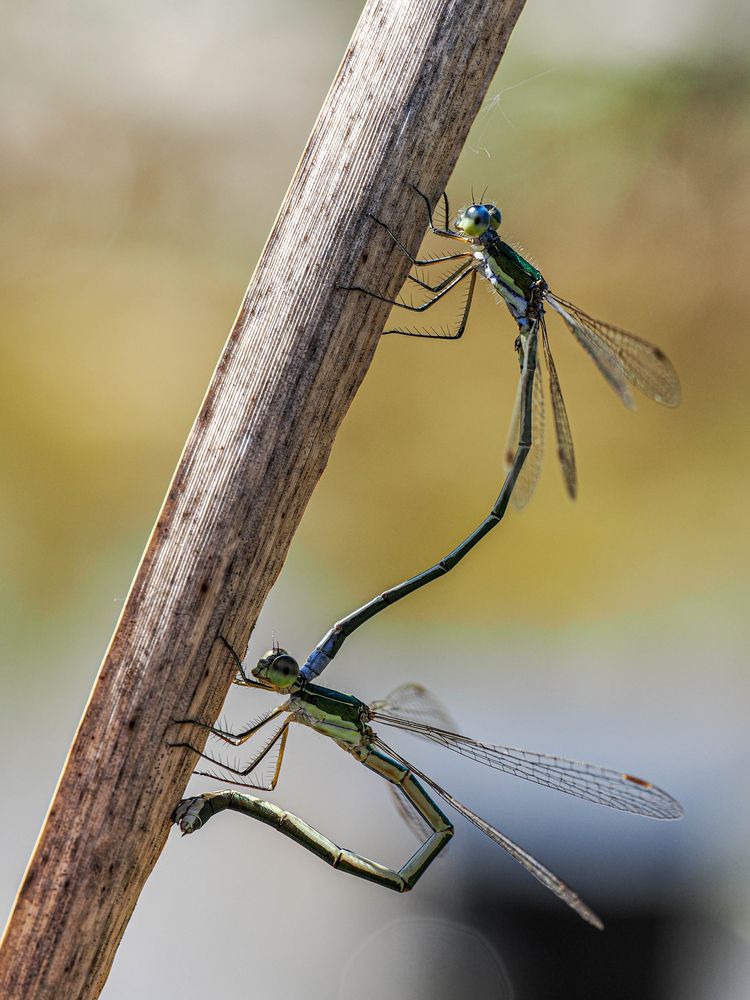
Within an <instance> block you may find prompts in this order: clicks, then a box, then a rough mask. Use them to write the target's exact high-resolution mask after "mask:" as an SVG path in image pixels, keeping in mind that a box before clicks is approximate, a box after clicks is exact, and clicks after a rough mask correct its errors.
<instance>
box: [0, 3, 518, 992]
mask: <svg viewBox="0 0 750 1000" xmlns="http://www.w3.org/2000/svg"><path fill="white" fill-rule="evenodd" d="M522 7H523V0H506V2H500V0H496V2H495V3H487V2H486V0H371V2H369V3H368V4H367V5H366V7H365V10H364V12H363V14H362V17H361V19H360V22H359V24H358V26H357V28H356V30H355V33H354V36H353V38H352V41H351V43H350V45H349V48H348V50H347V52H346V55H345V56H344V59H343V62H342V64H341V66H340V68H339V71H338V73H337V76H336V78H335V80H334V83H333V85H332V87H331V90H330V92H329V94H328V96H327V98H326V100H325V103H324V105H323V108H322V110H321V113H320V116H319V118H318V120H317V122H316V124H315V127H314V129H313V132H312V135H311V137H310V140H309V142H308V144H307V147H306V149H305V151H304V154H303V156H302V159H301V161H300V164H299V166H298V168H297V171H296V173H295V175H294V178H293V180H292V183H291V186H290V188H289V191H288V193H287V195H286V198H285V200H284V203H283V205H282V207H281V210H280V211H279V215H278V217H277V219H276V222H275V224H274V227H273V230H272V232H271V234H270V237H269V239H268V242H267V244H266V247H265V249H264V251H263V253H262V256H261V258H260V261H259V263H258V266H257V268H256V271H255V274H254V275H253V278H252V281H251V283H250V286H249V288H248V291H247V293H246V295H245V298H244V301H243V303H242V307H241V309H240V312H239V315H238V317H237V320H236V322H235V324H234V327H233V329H232V332H231V334H230V337H229V340H228V342H227V345H226V348H225V350H224V352H223V354H222V357H221V360H220V361H219V364H218V366H217V369H216V371H215V373H214V376H213V379H212V381H211V385H210V387H209V389H208V392H207V394H206V397H205V400H204V402H203V405H202V407H201V409H200V412H199V414H198V417H197V419H196V422H195V424H194V426H193V429H192V431H191V434H190V437H189V439H188V442H187V444H186V446H185V450H184V453H183V455H182V457H181V459H180V463H179V466H178V468H177V472H176V473H175V476H174V480H173V482H172V485H171V487H170V489H169V492H168V495H167V497H166V500H165V502H164V506H163V508H162V511H161V513H160V515H159V518H158V521H157V524H156V527H155V528H154V531H153V534H152V536H151V538H150V540H149V543H148V546H147V548H146V551H145V554H144V556H143V560H142V562H141V565H140V567H139V569H138V572H137V575H136V577H135V580H134V582H133V585H132V588H131V591H130V594H129V597H128V599H127V602H126V604H125V606H124V609H123V612H122V616H121V618H120V621H119V623H118V626H117V629H116V632H115V635H114V637H113V639H112V642H111V644H110V647H109V649H108V651H107V654H106V656H105V659H104V662H103V664H102V667H101V671H100V673H99V677H98V679H97V681H96V684H95V687H94V689H93V692H92V694H91V697H90V700H89V703H88V705H87V707H86V711H85V714H84V716H83V719H82V721H81V723H80V726H79V729H78V732H77V734H76V737H75V740H74V743H73V745H72V747H71V750H70V753H69V756H68V759H67V762H66V764H65V768H64V771H63V774H62V777H61V779H60V782H59V785H58V788H57V791H56V793H55V796H54V799H53V802H52V805H51V807H50V811H49V814H48V816H47V820H46V823H45V826H44V828H43V830H42V833H41V834H40V837H39V841H38V843H37V846H36V849H35V851H34V854H33V857H32V859H31V861H30V863H29V867H28V870H27V872H26V875H25V877H24V880H23V883H22V885H21V888H20V890H19V894H18V898H17V900H16V904H15V908H14V911H13V913H12V915H11V919H10V922H9V924H8V927H7V928H6V934H5V937H4V940H3V946H2V952H0V995H2V997H4V998H5V1000H22V998H23V1000H30V998H32V997H33V998H34V1000H52V998H54V1000H63V998H64V1000H73V998H89V997H96V996H98V995H99V993H100V991H101V989H102V987H103V985H104V982H105V980H106V977H107V974H108V972H109V968H110V966H111V963H112V960H113V958H114V955H115V952H116V949H117V946H118V943H119V941H120V938H121V936H122V933H123V931H124V930H125V927H126V925H127V923H128V920H129V918H130V915H131V913H132V911H133V908H134V907H135V904H136V902H137V900H138V896H139V893H140V891H141V889H142V887H143V885H144V882H145V880H146V878H147V877H148V875H149V873H150V871H151V869H152V867H153V865H154V864H155V862H156V860H157V858H158V856H159V854H160V852H161V850H162V848H163V846H164V843H165V841H166V838H167V834H168V833H169V829H170V814H171V812H172V810H173V809H174V807H175V805H176V804H177V802H178V801H179V799H180V798H181V796H182V793H183V790H184V788H185V786H186V784H187V781H188V778H189V776H190V773H191V771H192V768H193V765H194V763H195V759H194V755H193V754H191V753H188V752H186V751H183V750H170V749H169V748H168V747H167V744H166V740H167V738H168V732H169V726H170V720H171V719H172V718H175V717H183V718H184V717H186V716H200V717H204V718H214V717H215V716H216V715H217V714H218V711H219V709H220V706H221V704H222V702H223V700H224V698H225V695H226V692H227V690H228V687H229V684H230V682H231V679H232V676H233V674H234V664H233V663H232V661H231V658H230V657H229V656H228V655H227V651H226V649H225V648H224V647H223V645H222V644H221V642H219V641H218V640H217V637H218V636H219V635H220V634H221V633H223V634H224V635H226V636H227V638H228V639H229V640H230V641H231V642H232V644H233V645H234V647H235V648H236V649H239V650H242V649H244V648H245V646H246V643H247V640H248V638H249V635H250V632H251V630H252V626H253V625H254V622H255V619H256V616H257V614H258V611H259V609H260V607H261V606H262V604H263V601H264V600H265V597H266V595H267V593H268V591H269V589H270V587H271V586H272V584H273V583H274V581H275V580H276V577H277V575H278V573H279V571H280V569H281V566H282V564H283V562H284V559H285V556H286V553H287V550H288V548H289V544H290V542H291V539H292V536H293V534H294V531H295V529H296V528H297V525H298V524H299V521H300V519H301V517H302V514H303V512H304V510H305V507H306V505H307V502H308V500H309V498H310V495H311V493H312V491H313V489H314V487H315V484H316V483H317V481H318V479H319V477H320V475H321V473H322V472H323V469H324V468H325V465H326V462H327V461H328V456H329V454H330V451H331V447H332V444H333V440H334V436H335V434H336V431H337V429H338V427H339V424H340V423H341V421H342V419H343V417H344V415H345V414H346V411H347V409H348V407H349V405H350V403H351V401H352V398H353V396H354V394H355V392H356V390H357V388H358V386H359V384H360V382H361V380H362V378H363V377H364V375H365V373H366V371H367V368H368V366H369V364H370V361H371V358H372V355H373V353H374V351H375V347H376V345H377V343H378V337H379V335H380V331H381V329H382V327H383V323H384V320H385V317H386V314H387V311H388V307H387V306H385V305H383V304H382V303H377V302H374V301H372V300H369V299H366V298H365V297H364V296H362V295H353V294H347V293H346V292H344V291H341V290H340V289H338V288H337V284H339V283H341V282H344V283H349V282H351V281H352V280H355V279H356V281H357V282H360V283H362V284H364V285H367V286H369V287H373V288H379V289H381V290H382V291H384V292H385V293H386V294H390V295H394V294H395V293H396V292H397V291H398V289H399V287H400V285H401V284H402V282H403V281H404V278H405V275H406V271H407V262H406V260H405V259H404V258H403V256H402V255H401V254H399V253H397V252H394V250H393V247H392V245H390V243H389V241H388V240H387V237H385V236H384V234H383V233H382V231H380V230H379V229H378V227H377V226H375V225H374V224H373V223H372V222H371V221H370V220H369V218H368V212H375V213H376V214H377V215H379V216H380V217H383V218H386V219H402V220H404V224H403V230H402V232H403V235H404V237H405V238H406V239H407V240H409V241H411V245H412V246H414V247H416V245H417V244H418V242H419V237H420V236H421V234H422V232H423V231H424V206H423V204H422V203H421V202H420V201H419V199H417V198H415V197H414V195H413V192H412V191H411V190H410V189H409V188H408V186H407V181H413V182H415V183H417V184H418V185H419V186H420V187H421V188H422V189H423V190H425V191H426V192H427V193H428V194H430V195H431V196H432V197H437V195H438V194H439V193H440V192H441V191H442V189H443V187H444V186H445V184H446V182H447V180H448V177H449V176H450V173H451V171H452V169H453V166H454V164H455V162H456V159H457V157H458V154H459V152H460V150H461V147H462V145H463V143H464V140H465V138H466V135H467V133H468V130H469V127H470V125H471V123H472V121H473V119H474V117H475V115H476V113H477V111H478V109H479V106H480V103H481V101H482V98H483V97H484V94H485V93H486V90H487V88H488V86H489V84H490V81H491V80H492V77H493V74H494V72H495V70H496V68H497V64H498V62H499V60H500V57H501V55H502V52H503V50H504V48H505V44H506V41H507V38H508V35H509V33H510V31H511V29H512V27H513V25H514V24H515V22H516V19H517V17H518V15H519V13H520V11H521V8H522ZM248 44H249V42H248ZM238 127H241V126H238ZM290 284H291V286H292V287H293V288H294V289H295V295H294V296H293V297H290V296H289V295H288V294H287V289H288V287H289V286H290Z"/></svg>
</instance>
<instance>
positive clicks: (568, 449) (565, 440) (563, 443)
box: [541, 317, 578, 500]
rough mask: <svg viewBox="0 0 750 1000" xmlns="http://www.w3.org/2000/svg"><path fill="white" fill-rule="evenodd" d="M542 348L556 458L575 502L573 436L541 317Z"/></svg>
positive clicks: (566, 486) (576, 483)
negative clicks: (550, 401) (555, 436)
mask: <svg viewBox="0 0 750 1000" xmlns="http://www.w3.org/2000/svg"><path fill="white" fill-rule="evenodd" d="M541 327H542V346H543V347H544V360H545V361H546V362H547V374H548V376H549V394H550V399H551V400H552V415H553V416H554V418H555V433H556V434H557V457H558V458H559V459H560V466H561V468H562V473H563V479H564V480H565V488H566V489H567V491H568V496H569V497H570V499H571V500H575V498H576V493H577V492H578V477H577V475H576V456H575V452H574V450H573V436H572V435H571V433H570V424H569V423H568V414H567V411H566V409H565V401H564V400H563V394H562V389H561V388H560V379H559V378H558V377H557V368H556V367H555V362H554V359H553V358H552V351H551V350H550V346H549V337H548V336H547V324H546V323H545V322H544V317H542V322H541Z"/></svg>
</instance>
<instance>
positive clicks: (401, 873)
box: [171, 646, 682, 929]
mask: <svg viewBox="0 0 750 1000" xmlns="http://www.w3.org/2000/svg"><path fill="white" fill-rule="evenodd" d="M235 662H236V663H237V666H238V670H239V673H238V676H237V678H236V683H238V684H240V685H242V686H252V687H262V688H264V689H266V690H269V691H275V692H278V693H279V694H283V695H285V696H287V697H286V700H285V701H284V702H283V703H282V704H281V705H279V706H277V707H276V708H274V709H273V710H272V711H270V712H268V713H267V714H266V715H264V716H262V717H261V718H260V719H258V720H257V721H256V722H254V723H253V724H252V725H249V726H248V727H247V728H246V729H244V730H243V731H241V732H238V733H234V732H231V731H230V730H228V729H226V728H223V727H221V726H211V725H208V724H206V723H202V722H197V721H196V720H193V719H184V720H178V722H179V723H180V724H190V725H195V726H199V727H200V728H202V729H204V730H208V732H209V734H210V735H211V736H213V737H216V738H217V739H219V740H221V741H223V742H224V743H229V744H231V745H233V746H241V745H242V744H244V743H245V742H246V741H247V740H249V739H250V738H251V737H253V736H254V735H255V734H256V733H258V732H259V731H260V730H261V729H262V728H263V726H265V725H267V724H268V723H269V722H271V721H272V720H274V719H278V718H279V716H282V715H283V716H284V719H283V721H282V722H281V724H280V726H279V727H278V728H277V729H276V731H275V732H274V733H273V734H272V736H271V737H270V739H268V740H267V741H266V742H265V744H264V745H263V746H262V747H261V749H260V751H259V752H258V753H257V754H256V755H255V756H254V757H253V758H252V760H251V761H250V762H249V763H248V764H246V765H242V764H240V763H234V764H233V763H230V762H229V761H224V760H221V759H220V758H217V757H213V756H211V755H209V754H206V753H202V752H201V751H200V750H198V749H197V748H196V747H195V746H193V745H192V744H191V743H190V742H188V741H184V742H179V743H173V744H171V745H172V746H178V747H186V748H188V749H190V750H192V751H194V752H195V753H197V754H199V755H200V757H201V758H202V759H203V760H206V761H208V762H209V763H210V764H211V765H214V766H215V767H217V768H219V769H220V770H218V771H216V772H214V771H209V772H207V771H198V772H196V773H197V774H202V775H205V776H208V777H212V778H217V779H219V780H221V781H225V782H227V783H230V784H234V785H240V786H243V787H246V788H253V789H259V790H264V791H270V790H272V789H273V788H275V786H276V783H277V781H278V778H279V773H280V770H281V765H282V761H283V758H284V751H285V748H286V742H287V736H288V733H289V725H290V723H292V722H296V723H300V724H301V725H304V726H309V727H310V728H311V729H314V730H315V731H316V732H318V733H321V734H322V735H324V736H328V737H329V738H331V739H332V740H333V741H334V742H335V743H337V744H338V746H340V747H341V748H342V749H343V750H346V751H347V752H348V753H350V754H351V755H352V756H353V757H354V759H355V760H357V761H359V762H360V763H362V764H364V765H365V767H367V768H369V769H370V770H371V771H374V772H375V773H376V774H378V775H380V777H382V778H385V780H386V781H388V782H389V783H390V787H391V789H392V791H394V792H395V793H396V797H397V799H398V803H399V806H400V808H401V811H402V813H403V814H404V815H405V817H406V818H407V819H408V820H409V822H410V825H411V826H412V828H413V829H415V831H416V832H417V833H418V834H419V836H420V837H421V838H422V837H424V836H425V833H426V839H424V840H423V843H422V844H421V846H420V847H419V848H418V849H417V851H416V852H415V853H414V854H413V855H412V857H411V858H409V859H408V861H406V862H405V864H404V865H402V867H401V868H400V869H398V870H394V869H391V868H387V867H386V866H384V865H381V864H378V863H377V862H374V861H370V860H369V859H368V858H364V857H362V856H361V855H359V854H355V853H354V852H353V851H349V850H345V849H343V848H341V847H339V846H338V845H337V844H335V843H334V842H333V841H331V840H329V839H328V838H327V837H325V836H323V835H322V834H321V833H319V832H318V831H317V830H315V829H313V828H312V827H311V826H310V825H309V824H307V823H305V822H304V821H303V820H301V819H299V818H298V817H296V816H293V815H292V814H291V813H288V812H286V811H284V810H282V809H280V808H279V807H278V806H276V805H274V804H272V803H270V802H265V801H263V800H262V799H259V798H257V797H256V796H253V795H248V794H246V793H242V792H237V791H227V790H224V791H217V792H208V793H206V794H203V795H198V796H196V797H193V798H189V799H184V800H183V801H182V802H181V803H180V804H179V806H178V807H177V809H176V811H175V814H174V817H173V818H174V822H175V823H177V824H178V825H179V827H180V829H181V830H182V832H183V834H185V833H193V832H195V831H196V830H198V829H200V828H201V827H202V826H204V825H205V824H206V822H207V821H208V820H209V819H210V818H211V817H212V816H213V815H215V814H216V813H218V812H222V811H223V810H225V809H230V810H233V811H235V812H240V813H244V814H245V815H247V816H251V817H253V818H254V819H258V820H260V821H261V822H263V823H266V824H268V825H270V826H273V827H275V828H276V829H278V830H279V831H280V832H281V833H283V834H285V835H286V836H287V837H290V838H291V839H292V840H295V841H296V842H297V843H298V844H301V845H302V846H303V847H305V848H306V849H307V850H309V851H311V852H312V853H313V854H316V855H317V856H318V857H320V858H322V859H323V860H324V861H326V862H328V864H330V865H332V866H333V867H334V868H338V869H340V870H341V871H344V872H348V873H349V874H350V875H355V876H357V877H358V878H363V879H367V880H369V881H371V882H375V883H377V884H378V885H382V886H385V887H387V888H389V889H394V890H396V891H397V892H406V891H408V890H409V889H411V888H412V887H413V886H414V885H415V883H416V882H417V880H418V879H419V878H420V876H421V875H422V874H423V873H424V871H425V870H426V869H427V868H428V867H429V865H430V864H431V863H432V862H433V861H434V859H435V858H436V857H437V855H438V854H439V853H440V851H442V850H443V848H444V847H445V846H446V844H447V843H448V841H449V840H450V838H451V837H452V836H453V826H452V825H451V823H450V822H449V820H448V818H447V817H446V816H445V814H444V813H443V811H442V809H441V808H440V807H438V805H437V804H436V802H434V801H433V799H432V798H431V796H430V794H428V792H427V791H426V790H425V786H427V788H429V789H431V791H432V792H433V793H435V794H436V795H437V796H439V798H441V799H442V800H443V802H444V803H446V804H447V805H448V806H450V807H451V808H452V809H455V810H456V812H458V813H460V814H461V815H462V816H464V817H465V818H466V819H468V820H469V822H470V823H473V824H474V826H476V827H477V828H478V829H479V830H481V831H482V833H484V834H485V835H486V836H487V837H489V838H490V840H492V841H494V843H496V844H498V845H499V846H500V847H502V848H503V849H504V850H505V851H507V853H508V854H510V856H511V857H512V858H514V859H515V860H516V861H517V862H518V863H519V864H520V865H522V866H523V867H524V868H525V869H526V870H527V871H528V872H529V873H530V874H532V875H533V876H534V877H535V878H536V879H538V880H539V882H541V883H542V885H543V886H545V887H546V888H547V889H549V890H551V891H552V892H553V893H555V895H556V896H558V897H559V898H560V899H562V900H563V901H564V902H565V903H567V904H568V905H569V906H571V907H572V908H573V909H574V910H575V911H576V913H577V914H578V915H579V916H580V917H582V918H583V919H584V920H587V921H588V922H589V923H590V924H592V925H593V926H594V927H597V928H599V929H601V928H602V927H603V924H602V922H601V920H600V919H599V917H598V916H597V915H596V914H595V913H594V912H593V911H592V910H591V909H590V908H589V907H588V906H587V905H586V903H584V902H583V900H582V899H581V898H580V897H579V896H578V894H577V893H576V892H575V891H574V890H573V889H571V887H570V886H569V885H567V884H566V883H565V882H563V881H562V879H560V878H558V876H557V875H555V874H554V873H553V872H551V871H550V870H549V869H548V868H547V867H546V866H545V865H543V864H542V863H541V862H540V861H537V859H536V858H534V857H533V856H532V855H531V854H529V853H528V852H527V851H525V850H524V849H523V848H521V847H519V846H518V845H517V844H515V843H514V842H513V841H512V840H510V839H509V838H508V837H507V836H506V835H505V834H504V833H501V832H500V830H498V829H497V828H496V827H494V826H492V825H491V824H490V823H488V822H487V821H486V820H484V819H482V818H481V817H480V816H478V815H477V813H475V812H474V811H473V810H472V809H469V808H468V807H467V806H465V805H463V804H462V803H461V802H459V801H458V799H456V798H455V797H454V796H453V795H451V793H450V792H448V791H446V789H444V788H443V787H442V786H441V785H439V784H438V783H437V782H436V781H435V780H434V779H433V778H430V777H428V775H426V774H425V773H424V771H422V770H420V769H419V768H417V767H415V766H414V765H413V764H412V763H410V762H409V761H408V760H407V759H406V758H405V757H404V756H403V755H402V754H401V753H400V752H398V751H396V750H394V749H393V748H392V747H390V746H389V745H388V744H387V743H386V742H385V741H384V740H383V739H382V738H381V737H380V736H379V735H378V734H377V733H376V731H375V729H374V728H373V725H379V726H390V727H392V728H394V729H398V730H403V731H406V732H409V733H412V734H414V735H417V736H421V737H423V738H425V739H427V740H429V741H431V742H432V743H436V744H437V745H439V746H442V747H445V748H447V749H449V750H453V751H454V752H455V753H458V754H460V755H461V756H463V757H466V758H468V759H469V760H473V761H476V762H477V763H480V764H484V765H486V766H487V767H491V768H494V769H496V770H499V771H504V772H506V773H508V774H512V775H515V776H517V777H520V778H524V779H526V780H527V781H533V782H536V783H537V784H540V785H545V786H547V787H548V788H555V789H557V790H558V791H561V792H566V793H567V794H568V795H574V796H577V797H578V798H582V799H587V800H588V801H589V802H596V803H599V804H601V805H606V806H610V807H612V808H614V809H622V810H625V811H626V812H631V813H637V814H639V815H641V816H649V817H652V818H654V819H677V818H679V817H680V816H681V815H682V808H681V806H680V804H679V803H678V802H677V801H676V800H675V799H673V798H672V796H671V795H668V794H667V793H666V792H664V791H662V789H660V788H657V787H656V786H655V785H653V784H651V782H649V781H645V780H644V779H642V778H636V777H634V776H633V775H631V774H627V773H625V772H623V771H617V770H612V769H611V768H606V767H599V766H598V765H596V764H586V763H582V762H580V761H575V760H570V759H568V758H566V757H554V756H550V755H548V754H543V753H532V752H530V751H527V750H521V749H518V748H515V747H507V746H494V745H492V744H489V743H482V742H480V741H478V740H475V739H472V738H470V737H468V736H461V735H459V734H458V733H456V732H454V731H453V729H454V726H453V724H452V723H451V721H450V717H449V716H448V715H447V713H446V712H445V710H444V709H443V708H442V707H441V706H440V705H439V704H438V703H437V702H436V701H435V700H434V699H433V698H432V697H431V696H430V695H429V694H428V693H427V692H426V691H425V689H424V688H422V687H421V686H420V685H416V684H403V685H401V686H400V687H398V688H397V689H396V690H395V691H394V692H392V693H391V694H390V695H389V696H388V697H387V698H386V699H384V700H382V701H378V702H373V703H372V704H370V705H367V704H365V703H364V702H362V701H360V700H359V699H358V698H355V697H353V696H352V695H348V694H342V693H341V692H340V691H334V690H331V689H330V688H325V687H320V686H319V685H316V684H311V683H309V682H308V681H306V680H305V679H304V676H303V673H302V671H301V670H300V668H299V666H298V664H297V662H296V660H295V659H294V658H293V657H292V656H290V655H289V653H287V652H286V651H285V650H283V649H280V648H278V646H276V647H274V648H273V649H272V650H270V651H269V652H268V653H266V654H265V656H263V657H261V659H260V660H259V661H258V664H257V666H256V667H255V668H254V669H253V670H252V676H248V675H247V674H246V672H245V671H244V669H243V667H242V663H241V661H240V660H239V658H238V657H237V656H236V655H235ZM262 768H265V769H266V774H265V775H263V774H262V773H261V769H262Z"/></svg>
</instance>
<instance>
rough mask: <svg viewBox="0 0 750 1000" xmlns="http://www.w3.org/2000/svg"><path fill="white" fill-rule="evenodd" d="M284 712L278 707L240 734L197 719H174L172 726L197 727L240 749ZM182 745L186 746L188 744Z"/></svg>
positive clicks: (281, 707)
mask: <svg viewBox="0 0 750 1000" xmlns="http://www.w3.org/2000/svg"><path fill="white" fill-rule="evenodd" d="M286 710H287V709H286V706H285V705H279V706H277V707H276V708H274V709H272V710H271V711H270V712H268V713H267V714H266V715H264V716H263V717H262V718H260V719H258V721H257V722H254V723H253V724H252V726H249V727H248V728H247V729H244V730H242V732H239V733H230V732H229V731H228V730H226V729H222V728H221V727H219V726H210V725H209V724H208V723H207V722H201V721H200V720H199V719H175V720H174V724H175V725H186V726H187V725H189V726H197V727H198V728H199V729H206V730H208V732H209V733H210V734H211V735H212V736H216V737H217V738H218V739H220V740H223V741H224V742H225V743H230V744H231V745H232V746H233V747H240V746H242V744H243V743H246V742H247V741H248V740H249V739H250V737H251V736H254V735H255V733H257V732H258V730H260V729H262V728H263V726H265V725H267V723H269V722H270V721H271V719H275V718H276V716H277V715H280V714H281V713H282V712H285V711H286ZM172 745H173V746H179V745H181V744H172ZM184 745H186V746H187V745H188V744H184Z"/></svg>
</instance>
